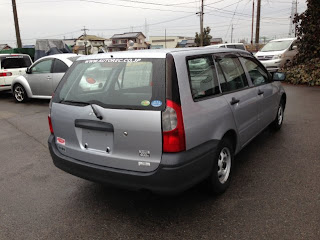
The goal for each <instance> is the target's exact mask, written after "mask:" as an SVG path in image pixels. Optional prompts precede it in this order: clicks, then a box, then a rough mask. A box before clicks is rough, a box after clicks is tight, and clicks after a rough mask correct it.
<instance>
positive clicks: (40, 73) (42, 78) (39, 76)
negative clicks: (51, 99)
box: [26, 58, 53, 96]
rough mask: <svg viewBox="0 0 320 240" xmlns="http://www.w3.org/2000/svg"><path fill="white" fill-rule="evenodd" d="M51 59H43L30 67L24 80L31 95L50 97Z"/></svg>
mask: <svg viewBox="0 0 320 240" xmlns="http://www.w3.org/2000/svg"><path fill="white" fill-rule="evenodd" d="M52 63H53V59H52V58H49V59H44V60H42V61H39V62H37V63H35V64H34V65H33V66H32V67H31V71H30V73H29V74H26V79H27V81H28V83H29V86H30V88H31V91H32V94H33V95H38V96H51V93H52V73H51V68H52Z"/></svg>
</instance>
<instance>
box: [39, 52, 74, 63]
mask: <svg viewBox="0 0 320 240" xmlns="http://www.w3.org/2000/svg"><path fill="white" fill-rule="evenodd" d="M75 56H79V55H77V54H75V53H61V54H54V55H48V56H44V57H42V58H39V59H37V61H39V60H43V59H46V58H57V59H60V60H65V59H68V58H70V57H75Z"/></svg>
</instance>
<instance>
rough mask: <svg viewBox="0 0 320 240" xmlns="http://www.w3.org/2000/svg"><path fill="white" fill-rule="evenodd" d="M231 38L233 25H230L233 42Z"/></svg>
mask: <svg viewBox="0 0 320 240" xmlns="http://www.w3.org/2000/svg"><path fill="white" fill-rule="evenodd" d="M232 37H233V24H232V25H231V42H233V39H232Z"/></svg>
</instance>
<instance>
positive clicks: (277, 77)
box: [272, 72, 286, 81]
mask: <svg viewBox="0 0 320 240" xmlns="http://www.w3.org/2000/svg"><path fill="white" fill-rule="evenodd" d="M285 79H286V74H285V73H282V72H275V73H273V75H272V80H273V81H284V80H285Z"/></svg>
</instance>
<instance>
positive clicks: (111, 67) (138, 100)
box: [48, 48, 286, 194]
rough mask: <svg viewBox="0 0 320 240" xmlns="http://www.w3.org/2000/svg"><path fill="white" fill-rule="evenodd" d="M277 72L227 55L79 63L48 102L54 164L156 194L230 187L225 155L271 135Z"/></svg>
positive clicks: (188, 53) (98, 58)
mask: <svg viewBox="0 0 320 240" xmlns="http://www.w3.org/2000/svg"><path fill="white" fill-rule="evenodd" d="M284 77H285V76H284V74H281V73H275V74H274V75H273V76H272V75H270V74H269V73H268V72H267V70H266V69H265V68H264V67H263V65H262V64H261V63H260V62H259V61H258V60H256V59H255V58H254V57H253V56H252V55H251V54H250V53H248V52H246V51H242V50H236V49H211V48H197V49H195V48H192V49H163V50H142V51H128V52H114V53H106V54H99V55H91V56H84V57H80V58H79V59H77V60H76V61H75V63H74V64H73V65H72V66H71V68H70V69H69V70H68V71H67V73H66V74H65V76H64V77H63V79H62V80H61V82H60V84H59V85H58V87H57V89H56V91H55V94H54V97H53V98H52V102H51V104H50V115H49V117H48V119H49V126H50V131H51V135H50V137H49V139H48V144H49V149H50V153H51V156H52V158H53V162H54V164H55V165H56V166H57V167H58V168H60V169H62V170H64V171H66V172H68V173H71V174H73V175H75V176H78V177H81V178H84V179H88V180H91V181H96V182H101V183H106V184H111V185H116V186H119V187H124V188H128V189H135V190H141V189H146V190H151V191H153V192H156V193H167V194H170V193H178V192H182V191H184V190H186V189H188V188H190V187H191V186H193V185H195V184H197V183H200V182H204V183H205V185H206V187H207V189H208V191H209V192H210V193H214V194H219V193H222V192H224V191H225V190H226V189H227V187H228V186H229V184H230V180H231V176H232V168H233V160H234V156H235V155H236V154H237V153H238V152H239V151H240V150H241V149H242V148H243V147H244V146H246V145H247V144H248V143H249V142H250V141H251V140H252V139H253V138H254V137H255V136H257V135H258V134H259V133H260V132H261V131H262V130H263V129H265V128H266V127H267V126H269V125H271V126H272V127H273V128H274V129H276V130H277V129H280V127H281V125H282V122H283V116H284V109H285V105H286V93H285V91H284V89H283V87H282V86H281V83H280V82H279V81H276V80H283V78H284Z"/></svg>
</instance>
